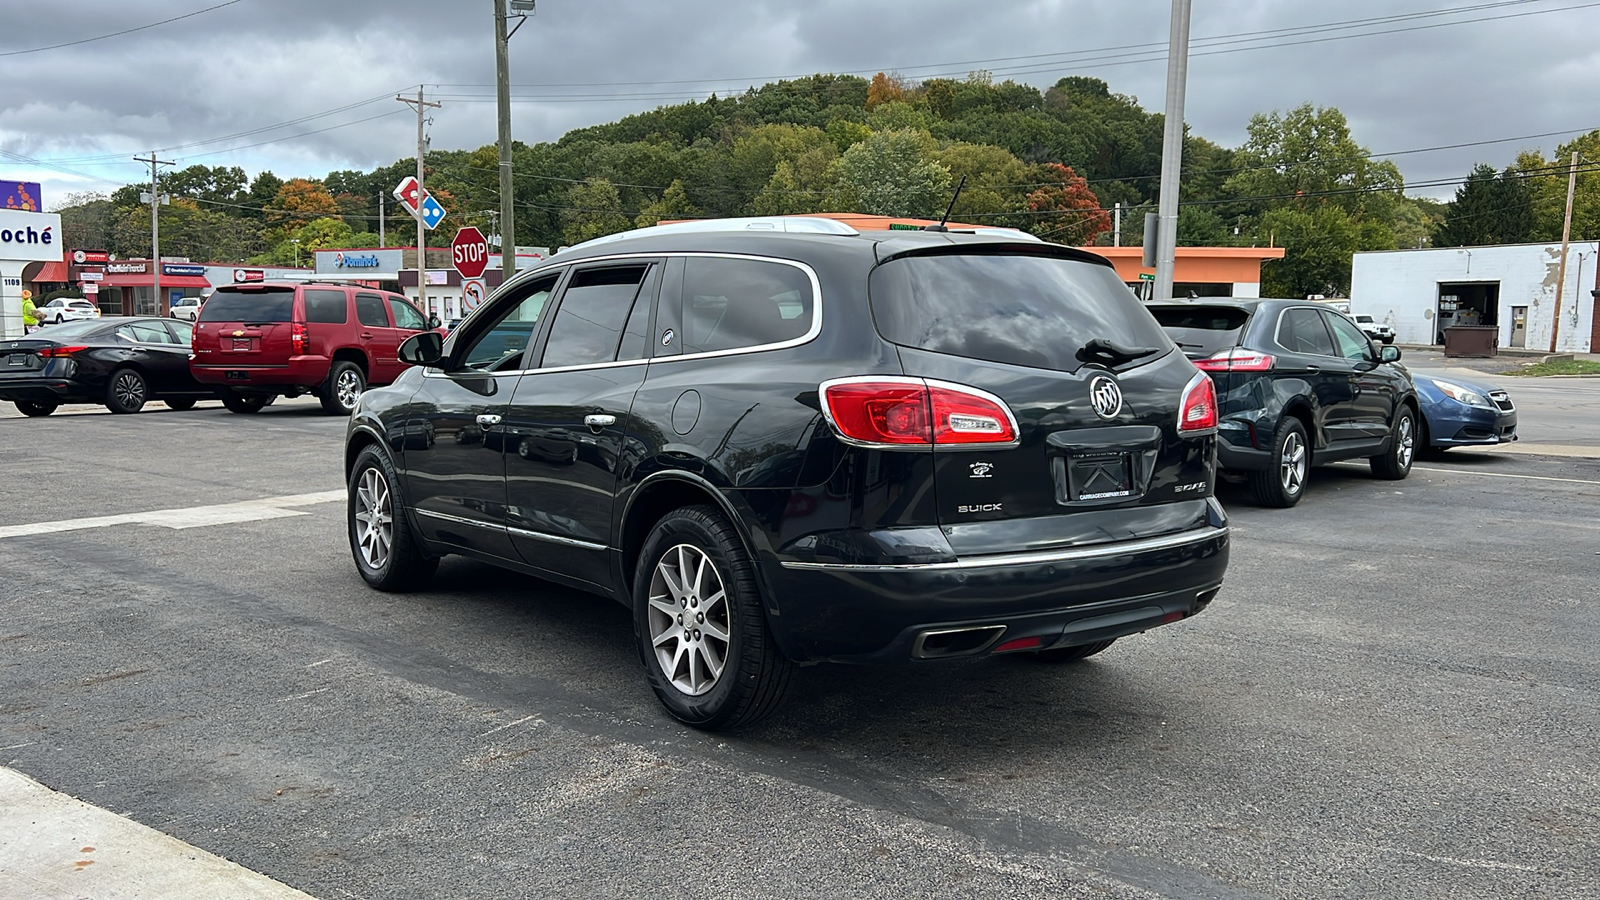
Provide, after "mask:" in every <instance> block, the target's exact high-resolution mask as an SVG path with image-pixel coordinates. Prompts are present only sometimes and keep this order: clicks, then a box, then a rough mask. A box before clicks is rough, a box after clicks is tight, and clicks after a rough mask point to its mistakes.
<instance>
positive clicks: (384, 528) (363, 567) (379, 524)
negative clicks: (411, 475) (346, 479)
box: [346, 446, 439, 593]
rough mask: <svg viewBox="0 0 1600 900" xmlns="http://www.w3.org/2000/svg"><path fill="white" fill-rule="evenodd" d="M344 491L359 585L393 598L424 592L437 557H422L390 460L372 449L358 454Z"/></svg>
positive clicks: (431, 575) (352, 552)
mask: <svg viewBox="0 0 1600 900" xmlns="http://www.w3.org/2000/svg"><path fill="white" fill-rule="evenodd" d="M348 490H349V494H348V500H347V501H346V518H347V520H348V523H349V525H348V528H347V531H348V532H349V534H350V553H351V555H352V556H354V557H355V561H356V570H357V571H359V572H360V573H361V578H362V580H364V581H366V583H367V584H369V585H372V586H373V587H375V588H377V589H378V590H380V591H389V592H392V593H398V592H401V591H415V590H420V589H422V588H425V587H427V586H428V582H430V581H432V580H433V573H434V572H436V571H438V569H439V558H438V557H436V556H428V555H427V554H426V553H424V552H423V550H422V545H421V543H420V542H419V541H418V540H417V537H416V536H415V535H414V534H412V533H411V525H410V520H409V519H408V518H407V517H406V505H405V498H404V496H403V495H402V494H401V493H400V479H399V476H398V475H397V474H396V473H395V469H394V464H393V463H391V462H389V457H388V456H386V455H384V453H383V451H382V450H379V449H378V448H377V447H374V446H368V447H366V448H365V449H363V450H362V451H361V453H360V454H359V455H357V456H356V464H355V466H353V467H352V468H351V470H350V483H349V485H348Z"/></svg>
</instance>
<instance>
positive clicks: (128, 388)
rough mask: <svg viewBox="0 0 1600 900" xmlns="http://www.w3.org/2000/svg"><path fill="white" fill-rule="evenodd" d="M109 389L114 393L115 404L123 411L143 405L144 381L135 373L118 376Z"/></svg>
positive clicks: (123, 373)
mask: <svg viewBox="0 0 1600 900" xmlns="http://www.w3.org/2000/svg"><path fill="white" fill-rule="evenodd" d="M111 389H112V390H113V391H115V392H116V395H117V402H118V403H120V404H121V405H122V406H123V408H124V409H138V408H139V407H140V406H143V405H144V379H143V378H140V377H139V376H138V374H137V373H135V372H122V373H120V374H118V375H117V380H116V383H115V384H113V385H112V386H111Z"/></svg>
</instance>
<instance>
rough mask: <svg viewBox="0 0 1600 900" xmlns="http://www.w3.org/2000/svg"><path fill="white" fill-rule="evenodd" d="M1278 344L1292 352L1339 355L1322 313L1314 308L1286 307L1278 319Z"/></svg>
mask: <svg viewBox="0 0 1600 900" xmlns="http://www.w3.org/2000/svg"><path fill="white" fill-rule="evenodd" d="M1278 346H1280V347H1282V348H1283V349H1285V350H1288V351H1289V352H1290V353H1309V354H1312V355H1313V356H1338V355H1339V354H1337V353H1335V352H1333V339H1332V338H1329V337H1328V329H1327V328H1326V327H1324V326H1323V324H1322V314H1321V313H1319V312H1317V311H1316V310H1314V309H1286V310H1284V312H1283V318H1281V319H1279V320H1278Z"/></svg>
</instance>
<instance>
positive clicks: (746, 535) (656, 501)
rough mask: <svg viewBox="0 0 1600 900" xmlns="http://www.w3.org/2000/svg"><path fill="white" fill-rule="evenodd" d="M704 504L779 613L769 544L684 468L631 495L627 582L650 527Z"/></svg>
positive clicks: (625, 517) (623, 531)
mask: <svg viewBox="0 0 1600 900" xmlns="http://www.w3.org/2000/svg"><path fill="white" fill-rule="evenodd" d="M353 458H354V457H352V459H353ZM703 505H708V506H713V507H715V508H717V509H719V510H721V511H722V514H723V515H724V516H727V517H728V521H729V522H730V523H732V524H733V526H734V530H736V531H737V532H738V533H739V541H740V543H742V544H744V549H745V552H746V553H748V554H750V558H751V560H753V561H754V562H755V564H756V566H755V569H756V582H757V584H758V585H759V586H760V588H761V595H762V601H763V603H765V605H766V608H767V610H768V612H769V613H770V614H776V613H777V602H776V600H775V597H776V594H775V593H774V592H773V590H772V585H771V584H770V583H768V581H767V577H766V571H765V569H764V567H763V566H762V565H761V562H762V556H763V551H766V550H768V548H767V547H764V546H755V543H756V542H755V540H754V535H753V533H752V531H751V529H750V528H749V527H748V526H747V524H746V523H747V522H749V521H750V520H749V517H748V516H744V515H740V513H739V511H738V510H737V509H735V508H734V505H733V503H732V502H731V501H729V500H728V498H727V496H726V495H725V494H723V492H722V491H720V490H717V488H716V486H715V485H713V484H712V483H711V482H709V481H707V480H706V479H705V478H702V477H701V476H699V475H695V474H694V473H692V472H685V471H683V470H681V469H671V470H667V471H663V472H655V473H652V474H651V475H649V476H647V477H646V478H645V479H644V481H642V482H640V483H639V485H638V486H637V487H635V488H634V490H633V494H632V496H630V497H629V498H628V504H627V506H626V507H624V509H623V511H622V515H621V516H620V517H619V518H618V521H619V523H620V528H619V529H618V531H617V544H616V545H617V546H618V547H620V548H621V557H622V559H621V563H622V577H623V582H622V584H623V586H624V587H625V588H631V585H632V584H633V578H634V575H635V574H636V568H637V564H638V560H639V554H640V552H642V551H643V550H644V541H645V538H646V537H648V536H649V534H650V529H652V528H654V527H655V525H656V523H657V522H659V521H661V519H662V518H664V517H665V516H666V515H667V514H668V513H670V512H672V511H673V510H675V509H682V508H683V507H686V506H703ZM618 596H620V597H623V598H625V599H624V602H626V603H627V604H628V605H630V606H631V605H632V602H633V601H632V592H631V589H629V590H624V591H622V592H621V593H620V594H618ZM782 643H783V640H782V638H779V644H780V645H781V644H782Z"/></svg>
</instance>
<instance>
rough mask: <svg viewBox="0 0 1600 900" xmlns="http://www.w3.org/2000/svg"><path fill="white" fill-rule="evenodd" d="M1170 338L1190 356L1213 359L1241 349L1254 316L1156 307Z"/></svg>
mask: <svg viewBox="0 0 1600 900" xmlns="http://www.w3.org/2000/svg"><path fill="white" fill-rule="evenodd" d="M1149 309H1150V314H1151V315H1153V316H1155V317H1156V321H1157V322H1160V323H1161V327H1162V328H1164V329H1166V332H1167V337H1170V338H1172V342H1173V343H1175V344H1177V345H1178V346H1179V347H1180V348H1182V350H1183V352H1184V353H1185V354H1187V355H1189V356H1193V357H1200V356H1210V355H1211V354H1213V353H1216V352H1217V351H1218V350H1227V349H1230V348H1233V347H1237V346H1239V338H1240V337H1241V336H1242V335H1243V334H1244V325H1245V323H1246V322H1248V321H1250V313H1248V312H1246V311H1245V310H1242V309H1240V308H1239V307H1237V306H1152V307H1149Z"/></svg>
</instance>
